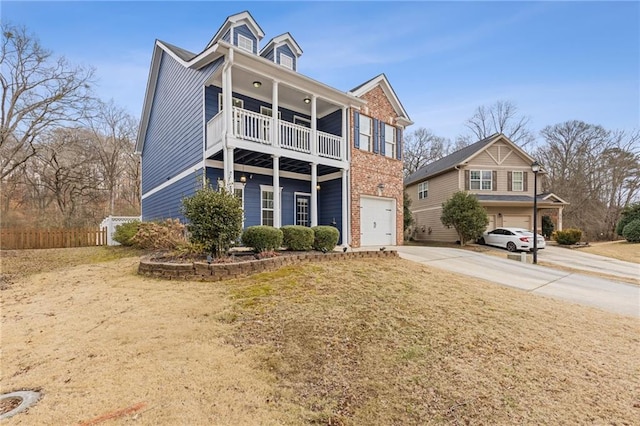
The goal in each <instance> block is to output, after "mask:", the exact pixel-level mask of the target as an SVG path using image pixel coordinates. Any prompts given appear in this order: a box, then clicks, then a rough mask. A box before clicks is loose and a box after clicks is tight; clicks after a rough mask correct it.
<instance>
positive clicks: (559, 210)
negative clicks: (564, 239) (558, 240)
mask: <svg viewBox="0 0 640 426" xmlns="http://www.w3.org/2000/svg"><path fill="white" fill-rule="evenodd" d="M563 210H564V207H560V208H559V209H558V231H562V211H563Z"/></svg>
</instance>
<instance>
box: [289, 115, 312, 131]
mask: <svg viewBox="0 0 640 426" xmlns="http://www.w3.org/2000/svg"><path fill="white" fill-rule="evenodd" d="M298 121H304V122H305V123H307V124H308V125H309V126H308V127H309V128H311V120H309V119H307V118H304V117H300V116H299V115H294V116H293V124H297V125H298V126H304V125H303V124H300V123H298ZM305 127H307V126H305Z"/></svg>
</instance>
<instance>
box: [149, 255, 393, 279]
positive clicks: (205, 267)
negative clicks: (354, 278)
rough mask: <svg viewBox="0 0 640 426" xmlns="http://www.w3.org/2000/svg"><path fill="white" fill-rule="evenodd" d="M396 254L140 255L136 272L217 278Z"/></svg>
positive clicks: (163, 276) (229, 277)
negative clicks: (172, 259) (159, 258)
mask: <svg viewBox="0 0 640 426" xmlns="http://www.w3.org/2000/svg"><path fill="white" fill-rule="evenodd" d="M390 257H398V252H397V251H393V250H391V251H357V252H349V253H337V252H331V253H300V254H291V255H289V254H285V255H282V256H278V257H271V258H268V259H260V260H250V261H246V262H238V263H212V264H208V263H205V262H193V263H168V262H154V261H152V260H150V259H149V258H143V259H142V260H141V261H140V266H138V274H140V275H146V276H150V277H155V278H163V279H167V280H196V281H220V280H227V279H232V278H239V277H244V276H247V275H252V274H257V273H260V272H265V271H273V270H276V269H278V268H280V267H282V266H285V265H292V264H296V263H303V262H326V261H330V260H346V259H371V258H376V259H377V258H390Z"/></svg>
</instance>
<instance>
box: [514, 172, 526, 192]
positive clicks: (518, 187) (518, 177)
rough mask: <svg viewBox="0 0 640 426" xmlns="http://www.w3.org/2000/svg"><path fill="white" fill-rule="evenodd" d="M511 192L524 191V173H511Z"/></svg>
mask: <svg viewBox="0 0 640 426" xmlns="http://www.w3.org/2000/svg"><path fill="white" fill-rule="evenodd" d="M511 190H512V191H524V172H511Z"/></svg>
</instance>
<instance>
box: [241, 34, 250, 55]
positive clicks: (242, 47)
mask: <svg viewBox="0 0 640 426" xmlns="http://www.w3.org/2000/svg"><path fill="white" fill-rule="evenodd" d="M240 40H242V41H243V42H244V43H249V45H250V46H251V48H250V49H248V48H247V47H246V46H243V45H242V44H241V43H240ZM238 47H239V48H240V49H242V50H246V51H247V52H251V53H253V40H251V39H250V38H249V37H247V36H243V35H242V34H238Z"/></svg>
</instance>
